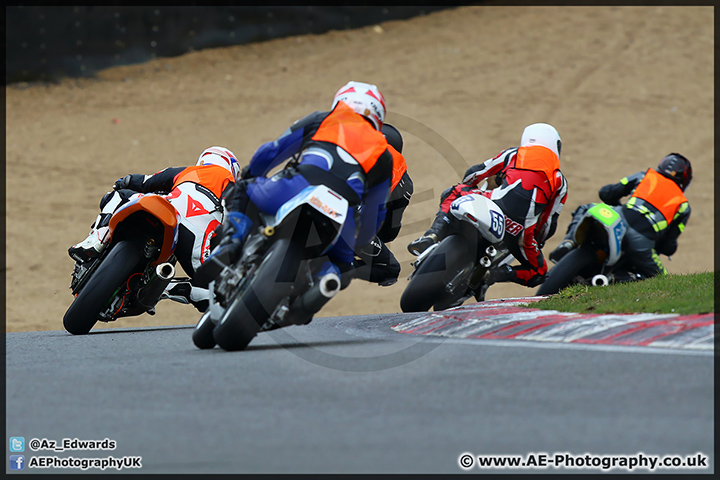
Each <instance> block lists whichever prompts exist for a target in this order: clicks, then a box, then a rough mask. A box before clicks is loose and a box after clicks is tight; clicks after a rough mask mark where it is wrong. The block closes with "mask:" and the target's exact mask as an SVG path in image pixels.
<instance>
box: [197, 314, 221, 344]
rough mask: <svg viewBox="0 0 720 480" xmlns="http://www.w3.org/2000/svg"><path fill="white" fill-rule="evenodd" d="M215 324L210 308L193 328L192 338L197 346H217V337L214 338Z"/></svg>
mask: <svg viewBox="0 0 720 480" xmlns="http://www.w3.org/2000/svg"><path fill="white" fill-rule="evenodd" d="M214 328H215V324H214V323H213V321H212V320H211V319H210V311H209V310H208V311H207V312H205V313H204V314H203V316H202V317H200V321H199V322H198V324H197V325H196V326H195V330H193V334H192V340H193V343H194V344H195V346H196V347H198V348H199V349H202V350H207V349H210V348H215V345H216V343H215V339H214V338H213V329H214Z"/></svg>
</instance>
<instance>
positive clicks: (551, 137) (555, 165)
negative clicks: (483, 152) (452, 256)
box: [408, 123, 567, 287]
mask: <svg viewBox="0 0 720 480" xmlns="http://www.w3.org/2000/svg"><path fill="white" fill-rule="evenodd" d="M561 148H562V142H561V139H560V135H559V134H558V132H557V130H556V129H555V128H554V127H553V126H552V125H549V124H547V123H535V124H532V125H528V126H527V127H525V129H524V130H523V133H522V136H521V140H520V147H513V148H508V149H505V150H503V151H502V152H500V153H499V154H498V155H496V156H495V157H493V158H491V159H489V160H486V161H485V162H483V163H480V164H477V165H474V166H472V167H470V168H469V169H468V170H467V171H466V172H465V176H464V178H463V180H462V182H461V183H459V184H457V185H455V186H453V187H451V188H448V189H447V190H445V191H444V192H443V193H442V195H441V199H440V210H439V211H438V213H437V215H436V217H435V220H434V221H433V223H432V225H431V227H430V228H429V229H428V230H427V231H426V232H425V234H424V235H423V236H421V237H420V238H418V239H416V240H414V241H413V242H411V243H410V244H409V245H408V251H410V253H412V254H413V255H420V254H421V253H422V252H424V251H425V250H426V249H427V248H428V247H430V246H431V245H433V244H434V243H437V242H439V241H440V240H442V239H443V238H445V237H446V236H447V235H448V234H449V233H450V232H451V231H452V230H453V229H454V223H455V220H454V217H453V216H452V215H450V214H449V211H450V206H451V204H452V202H453V201H454V200H455V199H456V198H458V197H461V196H463V195H468V194H470V193H475V194H481V195H484V196H486V197H488V198H490V199H491V200H493V201H494V202H495V203H496V204H497V205H498V207H500V208H501V209H502V210H503V212H504V213H505V216H506V220H505V237H504V239H503V244H504V245H505V246H506V247H507V249H508V250H509V251H510V253H511V254H512V255H513V256H514V257H515V258H516V259H517V260H518V261H519V262H520V265H519V266H514V267H512V266H510V265H501V266H499V267H497V268H494V269H491V270H490V274H489V277H488V279H487V281H486V285H487V286H489V285H492V284H493V283H496V282H514V283H518V284H520V285H524V286H527V287H534V286H537V285H539V284H540V283H542V281H543V279H544V275H545V274H546V273H547V270H548V268H547V263H546V262H545V259H544V257H543V254H542V247H543V245H544V244H545V242H546V241H547V239H548V238H550V237H552V235H553V234H554V233H555V229H556V228H557V219H558V216H559V215H560V211H561V210H562V207H563V205H564V204H565V201H566V199H567V180H566V179H565V176H564V175H563V174H562V172H561V171H560V153H561ZM484 181H487V182H488V190H487V191H481V190H479V189H478V186H479V185H480V184H481V183H482V182H484Z"/></svg>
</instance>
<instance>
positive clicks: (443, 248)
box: [400, 235, 475, 312]
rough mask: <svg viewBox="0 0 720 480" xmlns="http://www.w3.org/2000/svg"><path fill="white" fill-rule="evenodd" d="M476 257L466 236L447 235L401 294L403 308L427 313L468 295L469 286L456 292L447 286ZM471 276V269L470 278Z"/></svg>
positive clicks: (403, 309)
mask: <svg viewBox="0 0 720 480" xmlns="http://www.w3.org/2000/svg"><path fill="white" fill-rule="evenodd" d="M474 260H475V251H474V250H473V249H472V248H471V246H470V245H469V243H468V242H467V241H466V240H465V238H464V237H462V236H460V235H450V236H449V237H446V238H445V239H444V240H443V241H442V242H440V245H438V246H437V247H436V248H435V250H433V251H432V252H431V253H430V255H429V256H428V258H426V259H425V260H423V262H422V263H421V264H420V267H419V268H418V269H417V271H416V272H415V274H414V275H413V277H412V278H411V279H410V282H409V283H408V284H407V287H405V291H404V292H403V294H402V297H400V308H401V309H402V311H403V312H426V311H428V310H429V309H430V307H432V306H433V305H434V306H436V307H438V308H436V310H439V309H441V308H442V307H441V306H442V305H446V306H447V305H452V304H453V303H454V302H456V301H457V300H458V299H460V298H461V297H462V296H463V295H464V294H465V291H466V290H467V287H465V288H463V287H462V286H460V287H459V288H457V289H456V290H455V292H454V293H449V292H448V291H447V290H446V289H445V287H446V285H447V284H448V283H449V282H450V281H451V280H452V279H453V278H455V277H456V276H457V274H458V273H460V272H461V271H462V270H463V269H466V268H468V267H469V268H472V266H473V265H474V263H475V262H474ZM471 262H472V263H471ZM469 275H470V272H468V278H469Z"/></svg>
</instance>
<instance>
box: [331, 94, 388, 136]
mask: <svg viewBox="0 0 720 480" xmlns="http://www.w3.org/2000/svg"><path fill="white" fill-rule="evenodd" d="M340 101H342V102H344V103H346V104H347V105H348V106H349V107H350V108H352V109H353V110H355V112H356V113H359V114H360V115H362V116H364V117H367V118H368V119H369V120H370V121H371V122H372V124H373V125H375V129H376V130H378V131H379V130H380V128H382V124H383V122H384V121H385V98H384V97H383V96H382V93H380V90H378V88H377V87H376V86H375V85H371V84H369V83H362V82H348V83H347V85H345V86H344V87H342V88H341V89H340V90H338V91H337V93H336V94H335V98H334V99H333V103H332V107H330V108H335V105H337V103H338V102H340Z"/></svg>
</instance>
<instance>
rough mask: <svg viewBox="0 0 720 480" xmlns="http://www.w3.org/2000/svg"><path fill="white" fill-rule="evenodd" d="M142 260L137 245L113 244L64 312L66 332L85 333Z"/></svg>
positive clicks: (124, 242) (125, 241)
mask: <svg viewBox="0 0 720 480" xmlns="http://www.w3.org/2000/svg"><path fill="white" fill-rule="evenodd" d="M141 257H142V250H141V249H140V246H139V245H137V244H135V243H133V242H130V241H128V240H123V241H121V242H118V243H117V244H115V245H114V246H113V247H112V250H110V252H108V254H107V256H106V257H105V258H104V259H103V260H102V263H101V264H100V266H98V268H97V270H95V273H93V274H92V276H91V277H90V279H89V280H88V282H87V283H86V284H85V286H84V287H83V289H82V290H80V293H79V294H78V296H77V297H75V300H74V301H73V303H72V304H71V305H70V308H68V310H67V312H65V316H64V317H63V326H64V327H65V330H67V331H68V332H70V333H72V334H73V335H85V334H86V333H88V332H89V331H90V329H92V327H93V326H94V325H95V323H97V321H98V319H99V316H100V312H102V311H103V310H104V309H105V308H107V306H108V305H109V304H110V301H111V300H112V299H113V297H114V296H115V293H116V291H117V290H118V289H119V288H120V287H122V286H123V284H124V283H125V282H126V281H127V279H128V278H129V277H130V275H131V274H132V273H133V272H135V270H136V267H137V264H138V262H139V261H140V258H141Z"/></svg>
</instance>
